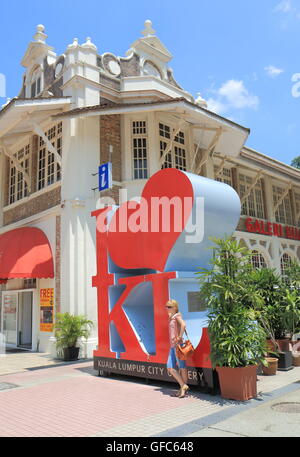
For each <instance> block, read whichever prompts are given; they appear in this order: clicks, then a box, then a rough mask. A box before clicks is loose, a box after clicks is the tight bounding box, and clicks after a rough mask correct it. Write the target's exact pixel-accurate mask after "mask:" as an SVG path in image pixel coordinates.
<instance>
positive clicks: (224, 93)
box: [207, 79, 259, 114]
mask: <svg viewBox="0 0 300 457" xmlns="http://www.w3.org/2000/svg"><path fill="white" fill-rule="evenodd" d="M213 93H214V96H213V97H211V98H209V99H208V100H207V105H208V106H207V107H208V109H209V110H211V111H214V112H217V113H219V114H220V113H224V112H226V111H229V110H231V109H243V108H250V109H256V108H257V107H258V105H259V98H258V97H257V96H256V95H252V94H250V93H249V91H248V90H247V89H246V87H245V85H244V82H243V81H238V80H235V79H230V80H228V81H226V82H225V83H224V84H222V86H221V87H220V88H219V89H217V90H214V91H213Z"/></svg>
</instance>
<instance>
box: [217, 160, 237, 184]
mask: <svg viewBox="0 0 300 457" xmlns="http://www.w3.org/2000/svg"><path fill="white" fill-rule="evenodd" d="M218 168H219V167H218V165H214V174H216V171H217V170H218ZM215 180H216V181H219V182H223V183H224V184H228V186H231V187H233V179H232V168H228V167H224V168H223V169H222V171H220V173H219V175H218V176H217V177H216V178H215Z"/></svg>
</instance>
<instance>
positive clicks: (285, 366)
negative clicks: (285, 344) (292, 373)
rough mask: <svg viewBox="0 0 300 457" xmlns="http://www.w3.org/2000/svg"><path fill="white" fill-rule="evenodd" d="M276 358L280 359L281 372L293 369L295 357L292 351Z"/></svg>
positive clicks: (280, 354) (280, 353)
mask: <svg viewBox="0 0 300 457" xmlns="http://www.w3.org/2000/svg"><path fill="white" fill-rule="evenodd" d="M276 357H277V358H278V370H279V371H288V370H292V369H293V356H292V352H291V351H286V352H279V354H278V355H276Z"/></svg>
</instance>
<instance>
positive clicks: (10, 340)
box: [2, 292, 18, 346]
mask: <svg viewBox="0 0 300 457" xmlns="http://www.w3.org/2000/svg"><path fill="white" fill-rule="evenodd" d="M2 298H3V301H2V303H3V313H2V333H3V334H4V338H5V342H6V344H7V345H9V346H17V309H18V293H17V292H3V295H2Z"/></svg>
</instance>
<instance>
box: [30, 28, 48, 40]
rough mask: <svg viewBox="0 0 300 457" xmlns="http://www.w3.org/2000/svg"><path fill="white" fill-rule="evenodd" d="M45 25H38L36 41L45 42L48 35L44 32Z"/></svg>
mask: <svg viewBox="0 0 300 457" xmlns="http://www.w3.org/2000/svg"><path fill="white" fill-rule="evenodd" d="M44 31H45V27H44V26H43V24H39V25H37V26H36V34H35V35H34V37H33V38H34V39H35V41H38V42H39V43H45V42H46V38H47V35H46V34H45V33H44Z"/></svg>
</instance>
